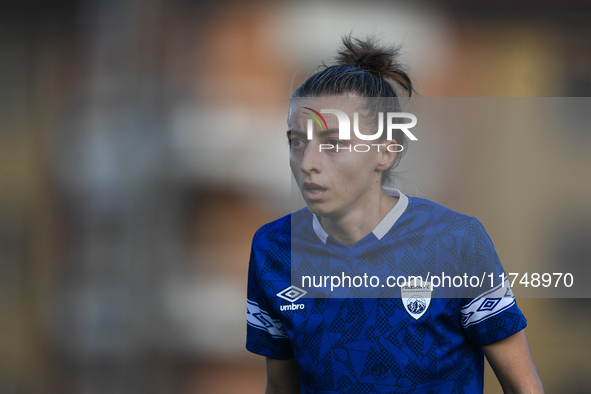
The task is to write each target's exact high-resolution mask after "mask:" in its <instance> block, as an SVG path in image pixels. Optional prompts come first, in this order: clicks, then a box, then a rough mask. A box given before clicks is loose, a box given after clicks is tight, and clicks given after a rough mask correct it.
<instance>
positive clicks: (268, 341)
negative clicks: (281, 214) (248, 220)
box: [246, 236, 293, 359]
mask: <svg viewBox="0 0 591 394" xmlns="http://www.w3.org/2000/svg"><path fill="white" fill-rule="evenodd" d="M255 238H256V236H255ZM265 258H266V250H265V248H257V245H256V242H255V241H253V246H252V249H251V253H250V262H249V267H248V293H247V300H246V306H247V313H246V323H247V326H246V349H247V350H248V351H250V352H253V353H256V354H260V355H262V356H265V357H270V358H275V359H289V358H293V351H292V348H291V343H290V341H289V337H288V336H287V333H286V331H285V328H284V326H283V322H282V321H281V319H279V318H277V316H275V314H274V313H273V310H272V308H271V305H270V303H269V299H268V297H267V296H266V294H265V292H264V290H263V289H264V287H265V286H264V285H265V284H264V283H262V282H261V280H260V275H259V274H260V266H261V265H262V264H264V259H265Z"/></svg>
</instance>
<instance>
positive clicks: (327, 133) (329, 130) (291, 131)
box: [286, 129, 339, 138]
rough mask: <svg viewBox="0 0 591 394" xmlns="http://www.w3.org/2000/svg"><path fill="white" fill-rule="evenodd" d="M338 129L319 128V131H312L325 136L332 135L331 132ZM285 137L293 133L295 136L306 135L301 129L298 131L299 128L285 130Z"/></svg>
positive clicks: (333, 132)
mask: <svg viewBox="0 0 591 394" xmlns="http://www.w3.org/2000/svg"><path fill="white" fill-rule="evenodd" d="M338 133H339V131H338V130H336V129H328V130H320V131H314V134H316V135H319V136H320V137H326V136H329V135H333V134H338ZM286 135H287V138H290V137H291V136H293V135H295V136H296V137H306V138H307V137H308V134H307V133H304V132H303V131H299V130H291V129H290V130H287V133H286Z"/></svg>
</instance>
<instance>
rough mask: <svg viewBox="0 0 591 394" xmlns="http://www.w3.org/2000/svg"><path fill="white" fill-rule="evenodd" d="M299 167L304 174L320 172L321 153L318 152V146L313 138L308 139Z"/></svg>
mask: <svg viewBox="0 0 591 394" xmlns="http://www.w3.org/2000/svg"><path fill="white" fill-rule="evenodd" d="M300 169H301V170H302V172H303V173H305V174H310V173H320V171H322V153H321V152H320V146H319V145H318V144H317V143H315V142H314V140H312V141H310V143H309V144H308V146H306V150H305V151H304V157H303V158H302V164H301V166H300Z"/></svg>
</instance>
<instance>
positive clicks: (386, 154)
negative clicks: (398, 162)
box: [376, 140, 400, 171]
mask: <svg viewBox="0 0 591 394" xmlns="http://www.w3.org/2000/svg"><path fill="white" fill-rule="evenodd" d="M379 149H380V152H379V155H380V156H379V160H378V165H377V167H376V170H379V171H386V170H387V169H388V168H390V167H391V166H392V164H393V163H394V159H396V154H397V151H398V150H400V145H397V144H396V141H395V140H386V141H385V142H384V144H380V146H379Z"/></svg>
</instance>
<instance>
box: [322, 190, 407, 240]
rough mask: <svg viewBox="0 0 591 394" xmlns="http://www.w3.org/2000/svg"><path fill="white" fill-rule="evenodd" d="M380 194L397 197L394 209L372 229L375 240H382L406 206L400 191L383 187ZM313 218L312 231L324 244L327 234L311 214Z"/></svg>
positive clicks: (405, 199)
mask: <svg viewBox="0 0 591 394" xmlns="http://www.w3.org/2000/svg"><path fill="white" fill-rule="evenodd" d="M382 192H383V193H384V194H386V195H388V196H391V197H398V202H397V203H396V205H394V208H392V209H391V210H390V212H388V214H387V215H386V216H384V218H383V219H382V221H381V222H380V223H379V224H378V225H377V226H376V228H374V229H373V231H372V233H373V235H375V236H376V238H377V239H382V237H383V236H384V235H386V233H387V232H388V231H390V229H391V228H392V226H394V223H396V221H397V220H398V218H399V217H400V216H402V213H403V212H404V210H405V209H406V207H407V206H408V197H406V195H404V194H403V193H402V192H401V191H400V190H398V189H391V188H388V187H383V188H382ZM313 216H314V219H313V221H312V228H313V229H314V232H315V233H316V235H317V236H318V238H320V240H321V241H322V242H323V243H326V239H327V238H328V234H327V233H326V231H324V229H323V228H322V225H321V224H320V221H319V220H318V217H317V216H316V215H315V214H313Z"/></svg>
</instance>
